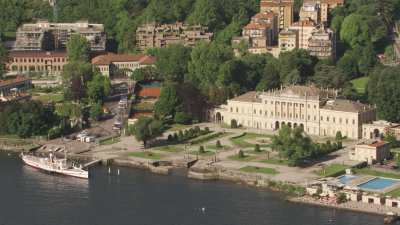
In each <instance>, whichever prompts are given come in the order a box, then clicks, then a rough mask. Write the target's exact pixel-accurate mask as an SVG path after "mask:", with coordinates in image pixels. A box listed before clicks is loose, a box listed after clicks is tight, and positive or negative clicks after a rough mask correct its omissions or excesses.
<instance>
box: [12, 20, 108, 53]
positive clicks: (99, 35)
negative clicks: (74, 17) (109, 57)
mask: <svg viewBox="0 0 400 225" xmlns="http://www.w3.org/2000/svg"><path fill="white" fill-rule="evenodd" d="M73 34H79V35H81V36H83V37H85V38H86V39H87V40H88V42H89V44H90V49H91V50H92V51H104V50H105V49H106V41H107V37H106V33H105V31H104V26H103V24H91V23H88V22H87V21H82V22H77V23H50V22H48V21H38V22H37V23H28V24H23V25H22V26H20V27H19V28H18V30H17V33H16V41H15V46H14V48H13V49H14V50H17V51H40V50H46V51H50V50H61V49H65V48H66V44H67V42H68V40H69V39H70V37H71V35H73Z"/></svg>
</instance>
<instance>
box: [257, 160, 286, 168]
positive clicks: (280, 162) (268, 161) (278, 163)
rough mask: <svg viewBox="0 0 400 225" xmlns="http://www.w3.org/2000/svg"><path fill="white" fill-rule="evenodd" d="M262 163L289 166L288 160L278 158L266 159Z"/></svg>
mask: <svg viewBox="0 0 400 225" xmlns="http://www.w3.org/2000/svg"><path fill="white" fill-rule="evenodd" d="M260 162H261V163H267V164H275V165H282V166H287V165H288V164H289V162H288V161H287V160H283V159H277V158H270V159H264V160H261V161H260Z"/></svg>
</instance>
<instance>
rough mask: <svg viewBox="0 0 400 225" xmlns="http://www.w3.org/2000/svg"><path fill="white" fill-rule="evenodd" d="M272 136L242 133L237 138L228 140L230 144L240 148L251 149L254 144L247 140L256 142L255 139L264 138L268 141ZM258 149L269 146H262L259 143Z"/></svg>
mask: <svg viewBox="0 0 400 225" xmlns="http://www.w3.org/2000/svg"><path fill="white" fill-rule="evenodd" d="M271 137H272V136H270V135H265V134H255V133H243V134H241V135H239V136H236V137H232V138H230V140H231V142H232V143H233V144H234V145H236V146H239V147H241V148H251V147H255V145H256V143H250V142H249V140H253V141H255V140H257V139H261V138H265V139H268V140H269V139H270V138H271ZM259 144H260V147H269V144H263V143H261V142H260V143H259Z"/></svg>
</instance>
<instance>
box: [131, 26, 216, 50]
mask: <svg viewBox="0 0 400 225" xmlns="http://www.w3.org/2000/svg"><path fill="white" fill-rule="evenodd" d="M212 37H213V33H211V32H208V28H207V27H205V26H200V25H195V26H191V25H188V24H184V23H174V24H156V23H148V24H144V25H142V26H140V27H138V29H137V30H136V46H137V48H138V49H140V50H142V51H144V50H146V49H148V48H163V47H166V46H168V45H171V44H183V45H185V46H189V47H193V46H195V45H196V43H197V42H199V41H205V42H211V40H212Z"/></svg>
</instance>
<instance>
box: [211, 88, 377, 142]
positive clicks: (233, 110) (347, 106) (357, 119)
mask: <svg viewBox="0 0 400 225" xmlns="http://www.w3.org/2000/svg"><path fill="white" fill-rule="evenodd" d="M336 97H337V91H336V90H332V89H319V88H317V87H315V86H297V85H294V86H289V87H286V88H283V87H281V88H280V89H278V90H272V91H268V92H254V91H253V92H248V93H246V94H243V95H241V96H238V97H235V98H233V99H230V100H228V101H227V103H226V104H225V105H221V106H220V107H218V108H216V109H215V110H214V111H213V112H212V115H211V120H213V121H215V122H217V123H225V124H228V125H229V124H231V123H232V122H233V121H235V122H236V123H237V124H238V125H240V126H243V127H249V128H257V129H265V130H277V129H279V128H280V127H281V126H282V125H284V124H286V125H288V126H290V127H297V126H301V127H303V129H304V131H305V132H306V133H308V134H311V135H318V136H335V135H336V133H337V132H338V131H340V132H341V133H342V135H343V136H347V137H348V138H351V139H360V138H362V136H363V135H362V131H363V129H362V124H364V123H371V122H372V121H374V120H375V119H376V110H375V107H373V106H371V105H365V104H362V103H359V102H354V101H349V100H344V99H337V98H336Z"/></svg>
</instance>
